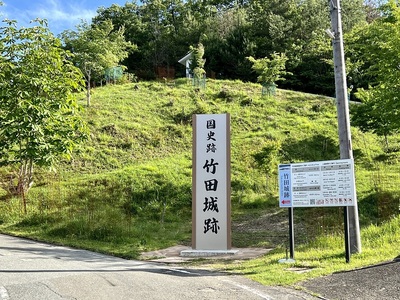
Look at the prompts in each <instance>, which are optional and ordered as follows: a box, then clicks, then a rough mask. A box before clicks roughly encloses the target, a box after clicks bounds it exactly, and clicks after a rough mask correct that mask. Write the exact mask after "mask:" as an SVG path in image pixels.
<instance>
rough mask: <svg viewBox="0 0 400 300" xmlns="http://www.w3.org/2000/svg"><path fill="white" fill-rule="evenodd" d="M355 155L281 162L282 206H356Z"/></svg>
mask: <svg viewBox="0 0 400 300" xmlns="http://www.w3.org/2000/svg"><path fill="white" fill-rule="evenodd" d="M355 199H356V197H355V180H354V162H353V160H352V159H341V160H329V161H319V162H307V163H294V164H281V165H279V206H280V207H316V206H353V205H354V204H355V203H354V202H355Z"/></svg>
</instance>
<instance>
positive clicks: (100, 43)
mask: <svg viewBox="0 0 400 300" xmlns="http://www.w3.org/2000/svg"><path fill="white" fill-rule="evenodd" d="M76 28H77V31H73V30H67V31H64V32H63V33H62V34H61V36H62V39H63V42H64V44H65V47H66V49H69V50H70V51H71V52H73V53H74V57H73V61H74V63H75V64H76V65H77V66H78V67H79V68H80V69H81V71H82V72H83V74H84V75H85V79H86V87H87V88H86V99H87V105H88V106H90V86H91V81H92V79H93V78H95V77H96V76H97V77H101V76H102V75H103V74H104V71H105V69H107V68H110V67H115V66H117V65H119V63H120V62H121V61H122V60H123V59H124V58H126V57H127V56H128V53H129V50H130V49H132V48H133V47H134V46H133V45H132V44H131V43H130V42H127V41H125V37H124V28H123V27H121V28H119V29H118V30H117V31H114V30H113V29H114V27H113V24H112V22H111V21H110V20H106V21H104V22H101V23H99V24H93V25H89V24H87V23H85V22H82V23H81V24H80V25H78V26H77V27H76Z"/></svg>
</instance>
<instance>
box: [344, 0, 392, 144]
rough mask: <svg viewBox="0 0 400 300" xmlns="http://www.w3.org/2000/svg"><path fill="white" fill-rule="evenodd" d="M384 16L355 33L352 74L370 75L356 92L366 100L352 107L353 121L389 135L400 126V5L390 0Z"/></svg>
mask: <svg viewBox="0 0 400 300" xmlns="http://www.w3.org/2000/svg"><path fill="white" fill-rule="evenodd" d="M381 14H382V17H380V18H378V19H376V20H374V21H373V22H372V23H370V24H368V25H366V26H364V27H362V28H358V29H357V30H355V31H354V32H353V33H352V36H351V43H350V53H351V51H352V50H354V52H355V53H353V55H350V58H351V60H352V67H353V70H352V72H353V74H358V75H359V76H361V77H364V78H369V79H370V80H369V82H368V86H367V87H362V88H359V89H358V91H357V93H356V96H358V98H360V99H361V101H362V102H363V103H364V104H363V105H361V106H360V107H358V108H355V109H354V111H353V116H352V119H353V124H354V125H357V126H359V127H360V128H361V129H363V130H368V131H373V132H376V133H377V134H379V135H382V136H384V137H387V136H388V135H390V134H393V133H396V132H398V130H399V129H400V117H399V116H400V101H399V90H400V68H399V62H400V51H399V49H400V6H399V4H398V2H397V1H395V0H389V1H388V3H387V4H386V5H384V6H382V13H381ZM386 140H387V139H386Z"/></svg>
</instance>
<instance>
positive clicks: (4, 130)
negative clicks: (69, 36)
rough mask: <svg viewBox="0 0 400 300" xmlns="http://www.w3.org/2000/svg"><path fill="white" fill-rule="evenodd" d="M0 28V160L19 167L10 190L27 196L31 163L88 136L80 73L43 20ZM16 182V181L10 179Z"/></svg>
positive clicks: (62, 153)
mask: <svg viewBox="0 0 400 300" xmlns="http://www.w3.org/2000/svg"><path fill="white" fill-rule="evenodd" d="M5 23H6V25H5V26H3V27H1V28H0V55H1V56H0V99H1V100H0V165H1V166H5V165H8V166H11V167H12V168H15V169H18V171H16V172H15V173H16V174H17V175H16V176H15V177H16V179H15V180H16V185H15V186H14V185H8V190H9V192H10V193H13V194H19V195H22V196H23V199H24V207H25V210H26V202H25V197H24V195H25V194H26V193H27V192H28V190H29V188H30V187H31V186H32V184H33V167H34V165H37V166H52V165H53V164H54V162H55V161H56V160H57V159H58V158H60V157H67V158H68V157H70V156H71V154H72V151H73V149H74V148H75V147H76V146H77V143H78V142H79V141H81V140H83V139H84V138H85V133H86V129H85V125H84V123H83V122H82V120H81V118H80V116H79V114H78V111H79V106H78V103H77V101H76V99H75V93H74V92H76V91H79V90H80V89H81V88H82V86H83V81H82V78H83V77H82V73H81V72H80V70H79V69H78V68H76V67H75V66H74V65H73V64H72V63H71V61H70V58H71V57H72V55H71V53H69V52H67V51H65V50H63V49H62V48H61V42H60V40H59V39H57V38H55V37H54V36H53V34H52V33H51V32H50V31H49V29H48V28H47V24H46V23H45V22H44V21H41V20H37V25H36V26H34V27H30V28H24V27H22V28H18V27H17V23H16V21H10V20H6V21H5ZM12 182H13V181H12Z"/></svg>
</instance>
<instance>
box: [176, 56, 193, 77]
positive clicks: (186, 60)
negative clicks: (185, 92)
mask: <svg viewBox="0 0 400 300" xmlns="http://www.w3.org/2000/svg"><path fill="white" fill-rule="evenodd" d="M192 60H193V51H190V52H188V53H187V54H186V55H185V56H184V57H182V58H181V59H180V60H178V62H179V63H180V64H181V65H184V66H185V67H186V78H192V71H191V68H190V65H191V63H192Z"/></svg>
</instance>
